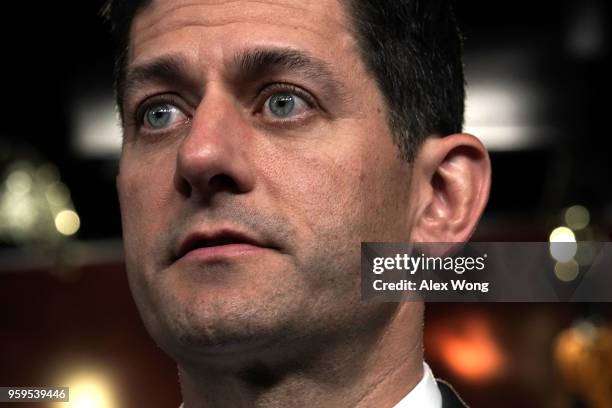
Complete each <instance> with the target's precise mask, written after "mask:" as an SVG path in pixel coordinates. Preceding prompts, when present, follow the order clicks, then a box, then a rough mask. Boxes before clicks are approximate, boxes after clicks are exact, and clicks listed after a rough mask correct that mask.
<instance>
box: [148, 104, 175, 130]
mask: <svg viewBox="0 0 612 408" xmlns="http://www.w3.org/2000/svg"><path fill="white" fill-rule="evenodd" d="M184 118H185V115H184V114H183V112H181V110H180V109H178V108H177V107H176V106H173V105H170V104H167V103H161V104H159V105H154V106H152V107H150V108H148V109H147V110H146V111H145V113H144V117H143V124H144V125H145V126H146V127H148V128H151V129H155V130H160V129H165V128H167V127H169V126H171V125H173V124H174V123H176V121H177V120H179V119H180V120H184Z"/></svg>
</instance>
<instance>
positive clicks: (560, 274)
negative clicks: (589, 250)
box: [555, 259, 580, 282]
mask: <svg viewBox="0 0 612 408" xmlns="http://www.w3.org/2000/svg"><path fill="white" fill-rule="evenodd" d="M579 270H580V269H579V266H578V262H576V261H574V260H573V259H572V260H570V261H568V262H557V263H556V264H555V276H557V279H559V280H561V281H563V282H571V281H573V280H574V279H576V277H577V276H578V272H579Z"/></svg>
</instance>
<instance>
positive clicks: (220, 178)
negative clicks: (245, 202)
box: [208, 174, 240, 194]
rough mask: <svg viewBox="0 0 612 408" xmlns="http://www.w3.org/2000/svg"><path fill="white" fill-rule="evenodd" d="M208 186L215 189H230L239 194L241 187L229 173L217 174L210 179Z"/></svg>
mask: <svg viewBox="0 0 612 408" xmlns="http://www.w3.org/2000/svg"><path fill="white" fill-rule="evenodd" d="M208 188H209V189H211V190H214V191H221V190H225V191H230V192H232V193H236V194H238V193H239V192H240V191H239V188H238V184H237V183H236V181H235V180H234V179H233V178H232V177H230V176H228V175H227V174H217V175H215V176H213V177H211V179H210V180H208Z"/></svg>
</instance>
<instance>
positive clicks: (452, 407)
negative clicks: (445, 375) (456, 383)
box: [436, 380, 467, 408]
mask: <svg viewBox="0 0 612 408" xmlns="http://www.w3.org/2000/svg"><path fill="white" fill-rule="evenodd" d="M436 382H437V383H438V388H439V389H440V393H441V394H442V408H467V404H466V403H465V402H463V400H462V399H461V398H459V396H458V395H457V393H456V392H455V390H454V389H453V387H452V386H451V385H450V384H449V383H447V382H445V381H442V380H436Z"/></svg>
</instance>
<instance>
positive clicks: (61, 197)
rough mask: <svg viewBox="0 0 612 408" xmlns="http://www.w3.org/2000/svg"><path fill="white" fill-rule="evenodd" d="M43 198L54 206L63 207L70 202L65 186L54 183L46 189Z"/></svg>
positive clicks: (68, 192)
mask: <svg viewBox="0 0 612 408" xmlns="http://www.w3.org/2000/svg"><path fill="white" fill-rule="evenodd" d="M45 196H46V197H47V201H49V204H51V205H56V206H64V205H66V204H67V203H68V201H70V191H69V190H68V187H66V185H65V184H63V183H60V182H56V183H53V184H51V185H50V186H49V187H47V190H46V191H45Z"/></svg>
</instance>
